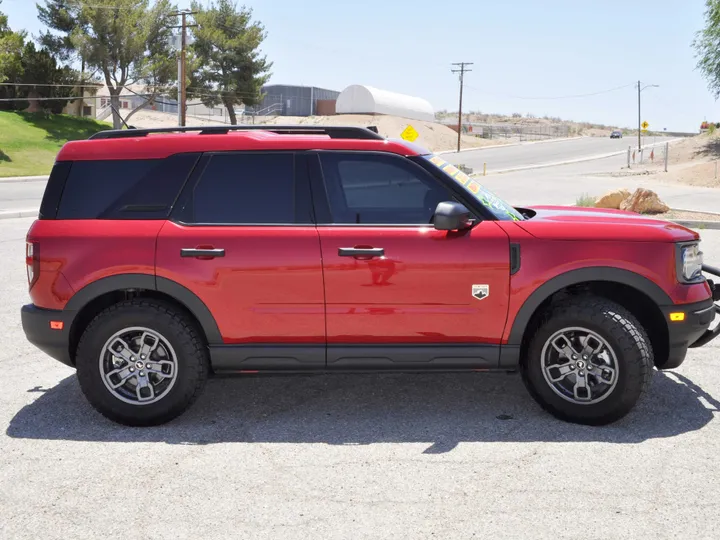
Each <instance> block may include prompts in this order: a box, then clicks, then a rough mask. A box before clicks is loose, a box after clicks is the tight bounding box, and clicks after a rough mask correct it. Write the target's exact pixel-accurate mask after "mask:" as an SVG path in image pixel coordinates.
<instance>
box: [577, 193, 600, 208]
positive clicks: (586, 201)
mask: <svg viewBox="0 0 720 540" xmlns="http://www.w3.org/2000/svg"><path fill="white" fill-rule="evenodd" d="M596 202H597V197H594V196H592V195H588V194H587V193H583V194H582V195H580V196H579V197H578V198H577V199H576V200H575V206H584V207H586V208H595V203H596Z"/></svg>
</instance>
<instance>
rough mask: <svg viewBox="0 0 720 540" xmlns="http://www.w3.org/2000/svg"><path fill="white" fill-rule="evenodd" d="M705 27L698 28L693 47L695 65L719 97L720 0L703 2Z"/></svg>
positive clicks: (716, 96)
mask: <svg viewBox="0 0 720 540" xmlns="http://www.w3.org/2000/svg"><path fill="white" fill-rule="evenodd" d="M705 7H706V9H705V28H703V29H702V30H700V31H699V32H698V33H697V35H696V38H695V40H694V41H693V47H694V48H695V52H696V55H695V56H696V58H698V63H697V67H698V68H699V69H700V71H701V72H702V73H703V75H704V77H705V79H706V80H707V82H708V87H709V88H710V90H711V91H712V92H713V94H715V98H718V97H720V0H707V1H706V2H705Z"/></svg>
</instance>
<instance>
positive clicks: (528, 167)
mask: <svg viewBox="0 0 720 540" xmlns="http://www.w3.org/2000/svg"><path fill="white" fill-rule="evenodd" d="M626 153H627V150H622V151H621V152H612V153H609V154H597V155H594V156H587V157H583V158H577V159H569V160H565V161H554V162H552V163H538V164H536V165H524V166H522V167H513V168H512V169H500V170H497V171H492V170H491V171H488V175H491V174H503V173H509V172H516V171H529V170H531V169H544V168H546V167H559V166H560V165H571V164H573V163H582V162H583V161H594V160H596V159H606V158H609V157H614V156H620V155H622V154H626ZM470 176H471V177H472V178H481V177H482V176H483V174H482V173H473V174H471V175H470Z"/></svg>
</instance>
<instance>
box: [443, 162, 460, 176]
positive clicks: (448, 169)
mask: <svg viewBox="0 0 720 540" xmlns="http://www.w3.org/2000/svg"><path fill="white" fill-rule="evenodd" d="M443 171H445V173H446V174H449V175H450V176H455V175H456V174H457V173H459V172H460V169H458V168H457V167H455V165H451V164H450V163H448V164H447V165H445V166H444V167H443Z"/></svg>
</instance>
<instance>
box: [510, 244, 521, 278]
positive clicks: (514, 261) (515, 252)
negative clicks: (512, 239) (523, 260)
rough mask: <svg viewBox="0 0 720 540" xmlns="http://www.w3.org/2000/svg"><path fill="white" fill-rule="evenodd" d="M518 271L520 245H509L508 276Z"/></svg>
mask: <svg viewBox="0 0 720 540" xmlns="http://www.w3.org/2000/svg"><path fill="white" fill-rule="evenodd" d="M518 270H520V244H510V275H513V274H516V273H517V271H518Z"/></svg>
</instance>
